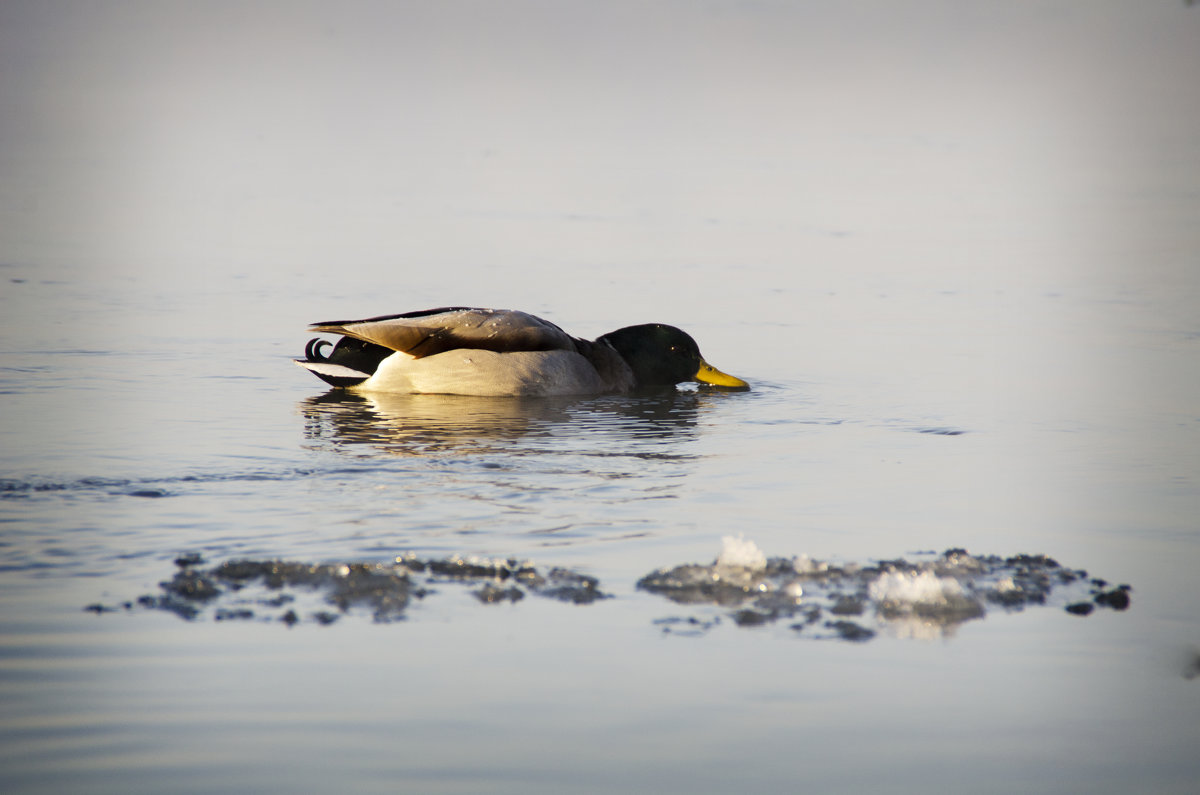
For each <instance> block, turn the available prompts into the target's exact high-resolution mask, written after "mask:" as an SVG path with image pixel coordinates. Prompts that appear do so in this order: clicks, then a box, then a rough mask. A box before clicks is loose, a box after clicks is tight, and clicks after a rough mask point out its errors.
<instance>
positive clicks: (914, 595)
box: [870, 571, 964, 605]
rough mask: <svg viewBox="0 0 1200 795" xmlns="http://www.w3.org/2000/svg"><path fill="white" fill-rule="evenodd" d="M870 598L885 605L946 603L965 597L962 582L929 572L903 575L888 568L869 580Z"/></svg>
mask: <svg viewBox="0 0 1200 795" xmlns="http://www.w3.org/2000/svg"><path fill="white" fill-rule="evenodd" d="M870 595H871V599H872V600H874V601H876V602H879V603H881V604H882V603H888V604H913V605H915V604H919V605H946V604H948V603H950V602H951V601H952V600H961V599H962V598H963V596H964V593H963V587H962V583H960V582H959V581H958V580H955V579H953V578H951V577H939V576H937V575H936V574H934V573H933V572H932V571H923V572H921V573H920V574H906V573H904V572H899V571H890V572H888V573H886V574H881V575H880V576H879V579H877V580H875V581H874V582H873V583H871V586H870Z"/></svg>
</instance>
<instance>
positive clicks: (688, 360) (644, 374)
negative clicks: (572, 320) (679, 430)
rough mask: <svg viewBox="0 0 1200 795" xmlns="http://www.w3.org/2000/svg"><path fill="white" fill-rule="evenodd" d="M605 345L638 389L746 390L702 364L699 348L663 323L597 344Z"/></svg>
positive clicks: (620, 331)
mask: <svg viewBox="0 0 1200 795" xmlns="http://www.w3.org/2000/svg"><path fill="white" fill-rule="evenodd" d="M601 341H602V342H607V343H608V344H609V345H612V346H613V348H614V349H615V350H616V351H617V353H619V354H620V355H621V358H622V359H624V360H625V361H626V363H628V365H629V367H630V369H631V370H633V376H634V378H635V379H637V384H638V386H644V387H654V386H674V385H675V384H678V383H681V382H683V381H699V382H700V383H703V384H712V385H713V386H722V387H728V388H731V389H749V388H750V385H749V384H747V383H746V382H745V381H743V380H742V379H740V378H736V377H734V376H732V375H729V374H728V373H723V372H721V371H720V370H718V369H717V368H715V367H713V366H712V365H711V364H709V363H708V362H706V361H704V357H703V356H701V355H700V347H699V346H698V345H696V341H695V340H694V339H692V338H691V336H689V335H688V334H687V333H686V332H684V331H682V330H680V329H677V328H675V327H674V326H666V325H663V324H662V323H647V324H645V325H641V326H626V327H625V328H622V329H617V330H616V331H612V332H609V333H608V334H605V335H604V336H602V337H600V339H599V340H597V342H601Z"/></svg>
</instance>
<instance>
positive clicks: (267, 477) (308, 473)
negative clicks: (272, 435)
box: [0, 467, 385, 500]
mask: <svg viewBox="0 0 1200 795" xmlns="http://www.w3.org/2000/svg"><path fill="white" fill-rule="evenodd" d="M384 469H385V468H384V467H338V468H334V469H314V468H311V467H287V468H284V469H281V470H278V471H270V470H259V471H237V472H210V473H204V474H195V475H176V476H168V477H156V478H110V477H100V476H87V477H82V478H77V479H75V480H61V481H58V480H42V479H38V478H25V479H22V478H0V500H4V499H29V498H33V497H37V496H42V495H51V494H63V495H76V494H79V495H87V494H96V495H101V496H107V497H140V498H144V499H156V498H160V497H170V496H174V495H175V494H176V493H177V491H176V490H173V489H172V488H171V487H172V486H175V487H178V486H180V485H181V484H182V485H188V486H190V485H201V486H203V485H209V484H223V483H264V482H265V483H273V482H288V481H294V480H303V479H306V478H314V477H342V476H346V475H370V474H374V473H377V472H381V471H384Z"/></svg>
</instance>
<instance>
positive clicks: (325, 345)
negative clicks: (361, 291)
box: [293, 307, 750, 396]
mask: <svg viewBox="0 0 1200 795" xmlns="http://www.w3.org/2000/svg"><path fill="white" fill-rule="evenodd" d="M309 331H310V332H315V333H318V334H336V335H340V339H338V340H337V342H336V343H332V342H330V341H329V340H328V339H323V338H320V337H317V338H314V339H311V340H310V341H309V342H308V344H307V345H306V346H305V349H304V354H305V356H304V358H303V359H294V360H293V361H294V362H295V363H296V364H298V365H300V366H301V367H303V368H305V369H306V370H309V371H310V372H312V373H313V374H314V375H315V376H317V377H318V378H320V379H321V380H322V381H324V382H325V383H327V384H329V385H331V386H333V387H336V388H340V389H345V390H351V391H355V392H366V393H370V392H389V393H405V394H451V395H476V396H539V395H547V396H553V395H600V394H608V393H628V392H634V391H639V390H646V389H664V388H674V387H675V385H677V384H680V383H683V382H685V381H696V382H699V383H701V384H707V385H710V386H713V387H718V388H723V389H732V390H746V389H749V388H750V385H749V384H748V383H747V382H745V381H743V380H742V379H740V378H737V377H736V376H732V375H729V374H727V373H723V372H721V371H720V370H718V369H717V368H715V367H713V366H712V365H710V364H709V363H708V362H706V361H705V360H704V357H703V356H701V355H700V348H699V346H697V344H696V341H695V340H694V339H692V337H691V336H689V335H688V334H687V333H686V332H684V331H682V330H681V329H678V328H675V327H674V326H668V325H665V324H662V323H646V324H642V325H637V326H626V327H625V328H620V329H617V330H616V331H611V332H609V333H608V334H604V335H602V336H600V337H598V338H596V339H595V340H585V339H579V338H577V337H572V336H571V335H570V334H568V333H567V332H565V331H563V330H562V329H561V328H559V327H558V326H556V325H555V324H554V323H551V322H550V321H548V320H544V319H542V318H540V317H536V316H534V315H531V314H528V313H526V312H520V311H516V310H511V309H480V308H473V307H440V308H437V309H426V310H422V311H418V312H405V313H403V314H398V315H381V316H379V317H370V318H365V319H363V320H331V321H323V322H319V323H312V324H310V325H309Z"/></svg>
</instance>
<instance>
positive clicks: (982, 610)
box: [85, 536, 1131, 642]
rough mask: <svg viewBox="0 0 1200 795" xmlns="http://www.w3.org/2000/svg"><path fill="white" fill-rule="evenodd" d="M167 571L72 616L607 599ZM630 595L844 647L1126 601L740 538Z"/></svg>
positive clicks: (378, 612)
mask: <svg viewBox="0 0 1200 795" xmlns="http://www.w3.org/2000/svg"><path fill="white" fill-rule="evenodd" d="M175 564H176V566H177V567H178V568H177V569H176V571H175V575H174V577H172V578H171V579H170V580H167V581H164V582H162V583H160V589H161V591H160V592H159V593H156V594H147V595H145V596H142V597H140V598H138V599H137V600H136V601H130V602H125V603H123V604H121V605H119V606H111V605H103V604H98V603H97V604H92V605H88V606H87V607H86V608H85V609H87V610H90V611H92V612H95V613H97V614H104V613H110V612H113V611H115V610H119V609H121V608H124V609H126V610H133V609H135V608H136V607H144V608H151V609H158V610H167V611H170V612H173V613H175V614H177V615H179V616H180V617H182V618H185V619H188V620H193V619H198V618H204V617H206V616H209V617H211V618H212V619H214V620H216V621H234V620H241V621H245V620H256V621H261V620H268V621H277V622H280V623H283V624H285V625H287V626H289V627H290V626H293V625H295V624H298V623H302V622H311V623H316V624H320V625H325V624H331V623H333V622H335V621H338V620H339V619H340V618H341V617H343V616H347V615H354V614H361V613H363V612H366V613H367V614H368V615H370V616H372V617H373V618H374V619H375V620H376V621H380V622H389V621H396V620H402V619H404V618H406V617H407V610H408V607H409V606H410V605H411V604H412V603H413V602H414V601H416V600H424V599H426V598H428V597H430V596H432V595H434V594H437V593H439V592H440V591H443V590H449V591H454V590H456V589H457V590H459V591H460V592H462V591H465V592H467V593H469V594H470V595H471V596H473V597H474V598H475V600H477V601H478V602H479V603H481V604H484V605H489V604H498V603H508V604H513V605H515V604H517V603H518V602H521V601H522V600H523V599H524V598H525V596H526V595H535V596H541V597H545V598H550V599H555V600H558V601H563V602H570V603H573V604H580V605H586V604H591V603H592V602H595V601H597V600H599V599H605V598H608V597H609V596H611V594H607V593H605V592H603V591H602V590H601V589H600V583H599V581H598V580H597V579H596V578H595V577H591V576H588V575H585V574H580V573H578V572H574V571H571V570H569V569H561V568H550V569H548V570H543V569H539V568H537V567H535V566H533V565H532V564H529V563H525V562H520V561H517V560H515V559H509V558H463V557H458V556H452V557H449V558H437V559H428V560H423V559H420V558H417V557H416V556H415V555H411V554H410V555H406V556H402V557H399V558H396V559H395V560H394V561H393V562H392V563H387V564H375V563H336V564H309V563H299V562H289V561H277V560H266V561H253V560H234V561H228V562H226V563H222V564H220V565H218V566H213V567H209V568H205V567H204V561H203V560H202V559H201V558H200V556H199V555H183V556H180V557H179V558H178V559H176V561H175ZM637 589H638V590H641V591H645V592H648V593H651V594H656V595H659V596H662V597H665V598H666V599H668V600H670V601H671V602H673V603H675V604H678V605H684V606H686V607H687V609H688V610H689V611H691V612H697V611H698V612H699V613H700V615H685V616H670V617H666V618H660V619H657V620H655V621H654V624H655V625H656V626H659V627H661V629H662V631H663V632H665V633H671V634H685V635H703V634H705V633H707V632H709V631H711V630H713V629H714V628H715V627H717V626H719V625H721V624H722V623H723V621H724V619H725V618H728V619H731V620H732V621H733V623H734V624H736V625H737V626H742V627H755V626H763V625H768V624H773V623H776V622H779V621H785V620H786V622H787V624H786V626H787V627H788V628H790V629H791V630H792V631H793V632H794V633H798V634H799V635H800V636H801V637H810V638H836V639H841V640H846V641H854V642H862V641H867V640H870V639H872V638H874V637H877V636H878V635H880V634H888V635H892V636H896V637H910V638H936V637H944V636H948V635H952V634H954V632H955V630H956V628H957V627H958V626H959V625H961V624H962V623H964V622H966V621H972V620H976V619H981V618H983V617H984V616H985V615H986V613H987V611H988V609H990V608H993V607H999V608H1000V609H1002V610H1006V611H1017V610H1022V609H1024V608H1025V607H1027V606H1038V605H1047V604H1053V605H1056V606H1059V607H1061V608H1063V609H1065V610H1066V612H1067V613H1069V614H1071V615H1076V616H1086V615H1089V614H1091V613H1093V612H1095V611H1096V610H1099V609H1106V608H1107V609H1109V610H1116V611H1120V610H1126V609H1128V607H1129V605H1130V592H1131V589H1130V587H1129V586H1128V585H1118V586H1116V587H1111V586H1110V585H1109V584H1108V583H1107V582H1105V581H1104V580H1101V579H1096V578H1091V579H1089V577H1088V574H1087V572H1085V571H1081V570H1078V569H1070V568H1066V567H1064V566H1060V565H1059V564H1058V563H1057V562H1056V561H1054V560H1053V559H1051V558H1048V557H1046V556H1045V555H1016V556H1013V557H1008V558H1000V557H997V556H994V555H983V556H977V555H971V554H969V553H968V552H967V551H966V550H963V549H951V550H947V551H946V552H944V553H942V554H941V555H936V554H933V553H925V554H921V555H919V556H916V559H914V560H904V559H897V560H882V561H877V562H875V563H871V564H859V563H852V562H851V563H830V562H827V561H819V560H813V559H812V558H809V557H808V556H807V555H800V556H797V557H792V558H782V557H780V558H775V557H771V558H769V557H767V556H766V555H765V554H763V551H762V550H761V549H759V548H758V546H757V545H756V544H755V543H754V542H753V541H750V540H748V539H745V538H743V537H742V536H737V537H733V536H727V537H725V538H723V539H722V544H721V550H720V554H719V555H718V556H717V558H716V559H715V560H714V561H713V562H712V563H710V564H700V563H687V564H682V565H679V566H675V567H672V568H664V569H658V570H657V571H653V572H651V573H650V574H647V575H646V576H644V577H642V578H641V579H640V580H638V582H637Z"/></svg>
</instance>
